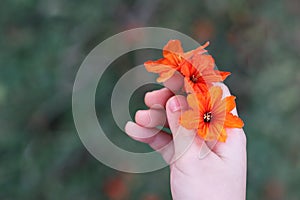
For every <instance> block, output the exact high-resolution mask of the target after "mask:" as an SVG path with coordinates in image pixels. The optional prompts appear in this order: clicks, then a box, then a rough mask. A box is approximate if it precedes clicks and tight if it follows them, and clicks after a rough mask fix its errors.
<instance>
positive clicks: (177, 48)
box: [163, 40, 183, 66]
mask: <svg viewBox="0 0 300 200" xmlns="http://www.w3.org/2000/svg"><path fill="white" fill-rule="evenodd" d="M163 56H164V58H166V59H168V60H169V62H171V63H172V64H173V65H174V66H175V65H179V64H180V62H181V57H182V56H183V49H182V47H181V42H180V41H179V40H170V41H169V42H168V43H167V44H166V45H165V47H164V49H163Z"/></svg>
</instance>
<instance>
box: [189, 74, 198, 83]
mask: <svg viewBox="0 0 300 200" xmlns="http://www.w3.org/2000/svg"><path fill="white" fill-rule="evenodd" d="M190 80H191V81H192V82H193V83H197V81H198V76H196V75H194V74H193V75H192V76H191V77H190Z"/></svg>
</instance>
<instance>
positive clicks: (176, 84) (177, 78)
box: [164, 73, 183, 93]
mask: <svg viewBox="0 0 300 200" xmlns="http://www.w3.org/2000/svg"><path fill="white" fill-rule="evenodd" d="M164 86H165V87H166V88H168V89H169V90H170V91H172V92H173V93H177V92H178V91H179V90H180V89H181V88H182V86H183V76H182V74H180V73H175V74H174V75H173V76H172V77H171V78H170V79H168V80H167V81H166V82H164Z"/></svg>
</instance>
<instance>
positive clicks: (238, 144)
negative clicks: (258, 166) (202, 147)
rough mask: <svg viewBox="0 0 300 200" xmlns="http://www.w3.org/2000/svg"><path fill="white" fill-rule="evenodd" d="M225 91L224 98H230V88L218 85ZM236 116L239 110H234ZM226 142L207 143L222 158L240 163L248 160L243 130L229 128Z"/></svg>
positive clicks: (221, 84)
mask: <svg viewBox="0 0 300 200" xmlns="http://www.w3.org/2000/svg"><path fill="white" fill-rule="evenodd" d="M215 85H217V86H219V87H221V88H222V90H223V98H224V97H227V96H230V95H231V94H230V91H229V89H228V87H227V86H226V85H225V84H223V83H216V84H215ZM232 113H233V114H234V115H237V109H236V108H234V109H233V110H232ZM226 133H227V139H226V142H224V143H223V142H207V145H208V146H209V147H210V148H211V149H212V150H213V151H214V152H215V153H216V154H218V155H219V156H220V157H222V158H225V159H231V160H236V161H237V162H240V160H241V159H244V160H246V143H247V139H246V135H245V132H244V130H243V129H239V128H227V129H226Z"/></svg>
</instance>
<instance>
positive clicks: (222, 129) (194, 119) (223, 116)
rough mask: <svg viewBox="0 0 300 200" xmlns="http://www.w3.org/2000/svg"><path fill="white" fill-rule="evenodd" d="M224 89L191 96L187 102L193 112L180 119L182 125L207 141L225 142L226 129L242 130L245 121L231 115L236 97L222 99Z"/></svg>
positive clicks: (186, 113) (214, 88)
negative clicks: (193, 130) (195, 131)
mask: <svg viewBox="0 0 300 200" xmlns="http://www.w3.org/2000/svg"><path fill="white" fill-rule="evenodd" d="M222 94H223V92H222V89H221V88H220V87H218V86H213V87H211V88H210V89H209V90H208V91H207V92H206V93H204V94H202V93H193V94H189V95H188V97H187V101H188V104H189V106H190V107H191V110H188V111H186V112H184V113H183V114H182V115H181V117H180V124H181V125H182V126H183V127H185V128H187V129H197V134H198V135H199V136H201V137H202V138H203V139H204V140H206V141H212V140H218V141H221V142H225V141H226V138H227V133H226V128H242V127H243V126H244V123H243V121H242V120H241V119H240V118H239V117H238V116H235V115H233V114H232V113H231V111H232V110H233V109H234V108H235V106H236V105H235V97H234V96H228V97H225V98H224V99H222Z"/></svg>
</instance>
